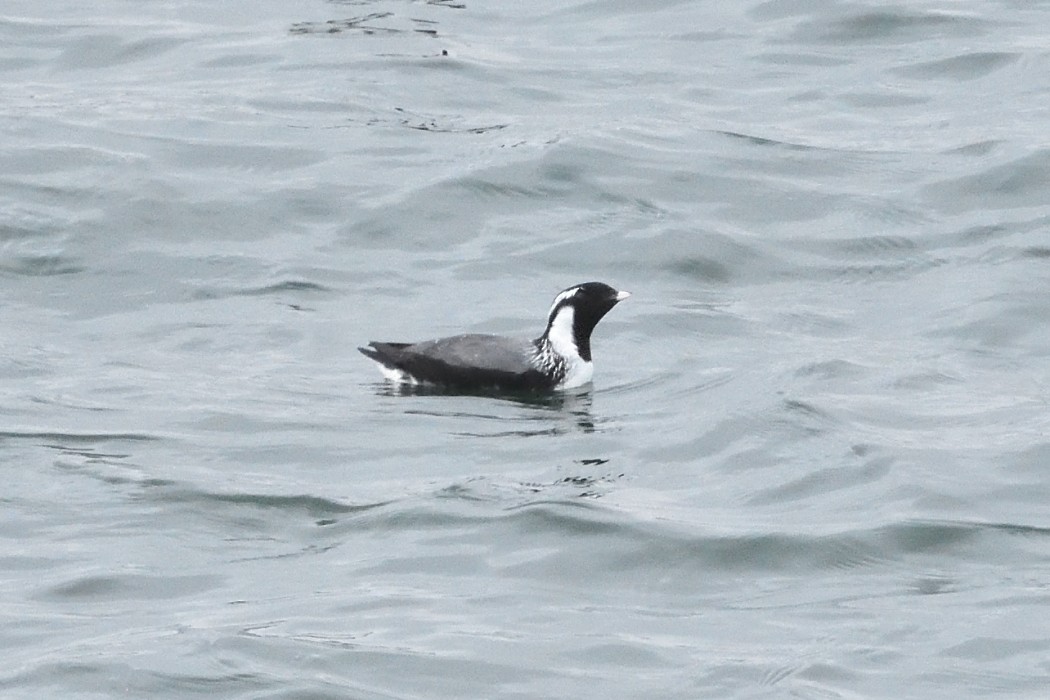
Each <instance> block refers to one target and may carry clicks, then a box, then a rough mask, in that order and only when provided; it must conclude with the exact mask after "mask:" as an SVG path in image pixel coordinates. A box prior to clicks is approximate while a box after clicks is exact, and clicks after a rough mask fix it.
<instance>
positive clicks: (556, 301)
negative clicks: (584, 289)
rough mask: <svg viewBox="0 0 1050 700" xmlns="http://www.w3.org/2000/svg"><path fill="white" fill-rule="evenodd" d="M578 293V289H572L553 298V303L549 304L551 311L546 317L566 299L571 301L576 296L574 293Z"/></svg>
mask: <svg viewBox="0 0 1050 700" xmlns="http://www.w3.org/2000/svg"><path fill="white" fill-rule="evenodd" d="M578 291H580V288H579V287H573V288H572V289H566V290H565V291H564V292H562V293H561V294H559V295H558V296H556V297H554V303H553V304H551V310H550V311H548V312H547V316H550V315H551V314H552V313H554V310H555V309H556V308H558V304H560V303H562V302H563V301H565V300H566V299H571V298H572V297H574V296H576V292H578Z"/></svg>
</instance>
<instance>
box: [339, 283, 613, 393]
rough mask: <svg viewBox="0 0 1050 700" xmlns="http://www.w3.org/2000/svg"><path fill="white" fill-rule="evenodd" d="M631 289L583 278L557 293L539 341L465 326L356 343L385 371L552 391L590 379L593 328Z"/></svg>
mask: <svg viewBox="0 0 1050 700" xmlns="http://www.w3.org/2000/svg"><path fill="white" fill-rule="evenodd" d="M629 296H631V295H630V293H629V292H621V291H618V290H616V289H613V288H612V287H610V286H609V285H607V284H603V283H602V282H585V283H583V284H577V285H576V286H574V287H569V288H568V289H565V290H563V291H562V292H560V293H559V294H558V296H556V297H554V303H552V304H551V309H550V312H549V313H548V314H547V328H546V330H544V331H543V335H541V336H540V337H539V338H536V339H535V340H529V339H527V338H522V339H518V338H507V337H504V336H499V335H484V334H480V333H468V334H466V335H455V336H452V337H450V338H439V339H437V340H427V341H424V342H421V343H376V342H371V343H369V344H368V347H364V348H358V350H360V351H361V352H362V353H364V354H365V355H366V356H367V357H369V358H371V359H373V360H375V361H376V362H377V363H378V364H379V370H380V371H381V372H382V373H383V375H384V376H385V377H387V378H388V379H391V380H393V381H396V382H403V383H409V384H436V385H439V386H446V387H451V388H455V389H463V390H487V389H488V390H491V389H495V390H502V391H549V390H553V389H572V388H575V387H578V386H581V385H583V384H586V383H587V382H589V381H591V376H592V375H593V373H594V364H593V363H592V361H591V331H593V330H594V327H595V326H596V325H597V324H598V321H600V320H602V317H603V316H605V314H607V313H609V311H610V310H611V309H612V307H614V306H616V304H618V303H619V302H621V301H623V300H624V299H626V298H627V297H629Z"/></svg>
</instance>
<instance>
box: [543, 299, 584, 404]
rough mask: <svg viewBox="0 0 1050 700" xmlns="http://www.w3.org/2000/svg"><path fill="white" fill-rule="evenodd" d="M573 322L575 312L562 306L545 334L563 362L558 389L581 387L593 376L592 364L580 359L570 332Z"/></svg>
mask: <svg viewBox="0 0 1050 700" xmlns="http://www.w3.org/2000/svg"><path fill="white" fill-rule="evenodd" d="M555 305H557V301H555ZM575 320H576V310H575V309H574V308H573V307H571V306H563V307H562V308H561V309H559V310H558V313H557V315H556V316H555V317H554V321H553V322H552V323H551V327H550V330H549V331H548V332H547V341H548V342H549V343H550V344H551V349H552V350H554V352H556V353H557V354H558V355H559V356H561V358H562V360H563V361H564V362H565V377H564V378H562V380H561V382H560V383H559V384H558V388H559V389H572V388H573V387H577V386H581V385H583V384H586V383H587V382H589V381H591V377H592V376H593V375H594V364H592V363H590V362H587V361H586V360H584V359H583V358H582V357H580V351H579V349H578V348H577V347H576V335H575V333H574V332H573V330H572V325H573V322H574V321H575Z"/></svg>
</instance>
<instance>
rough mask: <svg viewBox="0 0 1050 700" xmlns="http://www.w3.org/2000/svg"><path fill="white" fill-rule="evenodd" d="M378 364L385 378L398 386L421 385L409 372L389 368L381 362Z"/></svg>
mask: <svg viewBox="0 0 1050 700" xmlns="http://www.w3.org/2000/svg"><path fill="white" fill-rule="evenodd" d="M376 364H377V365H378V366H379V371H380V372H382V373H383V376H384V377H386V378H387V379H389V380H390V381H392V382H395V383H397V384H419V380H418V379H416V378H415V377H413V376H412V375H411V374H408V373H407V372H403V371H402V370H399V369H397V368H395V367H387V366H386V365H384V364H382V363H380V362H377V363H376Z"/></svg>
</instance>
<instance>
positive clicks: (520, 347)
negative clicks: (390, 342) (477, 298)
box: [405, 333, 535, 374]
mask: <svg viewBox="0 0 1050 700" xmlns="http://www.w3.org/2000/svg"><path fill="white" fill-rule="evenodd" d="M405 351H406V352H407V353H412V354H415V355H420V356H422V357H426V358H429V359H432V360H437V361H439V362H443V363H445V364H447V365H449V366H451V367H462V368H468V367H473V368H477V369H482V370H491V371H494V372H508V373H511V374H519V373H521V372H527V371H529V370H531V369H533V364H532V358H533V356H534V354H535V345H533V343H532V341H531V340H525V339H517V338H507V337H504V336H500V335H483V334H480V333H470V334H467V335H456V336H452V337H451V338H439V339H438V340H427V341H424V342H422V343H415V344H414V345H410V346H408V347H407V348H405Z"/></svg>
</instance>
